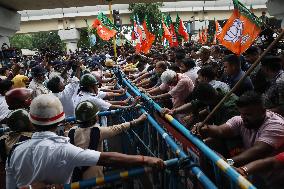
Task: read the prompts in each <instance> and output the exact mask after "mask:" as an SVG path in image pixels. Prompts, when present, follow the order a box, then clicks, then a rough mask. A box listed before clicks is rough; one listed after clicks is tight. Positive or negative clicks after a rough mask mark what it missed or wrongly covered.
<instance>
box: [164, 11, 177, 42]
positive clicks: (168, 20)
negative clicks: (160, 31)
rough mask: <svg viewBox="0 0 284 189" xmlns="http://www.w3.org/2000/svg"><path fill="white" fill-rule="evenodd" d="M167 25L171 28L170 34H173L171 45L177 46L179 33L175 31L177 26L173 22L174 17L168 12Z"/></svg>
mask: <svg viewBox="0 0 284 189" xmlns="http://www.w3.org/2000/svg"><path fill="white" fill-rule="evenodd" d="M166 25H167V26H168V28H169V31H170V34H171V38H172V40H171V41H169V42H170V47H177V46H178V40H177V34H176V31H175V26H174V24H173V22H172V18H171V16H170V15H169V14H168V16H167V18H166Z"/></svg>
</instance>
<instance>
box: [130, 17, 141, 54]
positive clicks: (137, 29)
mask: <svg viewBox="0 0 284 189" xmlns="http://www.w3.org/2000/svg"><path fill="white" fill-rule="evenodd" d="M132 34H133V35H132V39H133V40H134V41H135V49H136V50H135V51H136V53H137V54H138V53H140V52H141V51H142V28H141V26H140V24H139V19H138V16H137V15H136V16H135V18H134V20H133V32H132Z"/></svg>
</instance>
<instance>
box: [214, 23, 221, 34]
mask: <svg viewBox="0 0 284 189" xmlns="http://www.w3.org/2000/svg"><path fill="white" fill-rule="evenodd" d="M215 26H216V36H219V35H220V34H221V32H222V28H221V26H220V24H219V22H218V20H216V21H215Z"/></svg>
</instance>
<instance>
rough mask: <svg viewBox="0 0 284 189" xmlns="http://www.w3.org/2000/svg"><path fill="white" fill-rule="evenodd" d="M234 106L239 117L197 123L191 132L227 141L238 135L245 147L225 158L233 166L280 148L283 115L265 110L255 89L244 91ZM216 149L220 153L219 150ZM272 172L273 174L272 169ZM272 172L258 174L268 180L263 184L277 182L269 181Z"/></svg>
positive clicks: (282, 142)
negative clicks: (202, 123)
mask: <svg viewBox="0 0 284 189" xmlns="http://www.w3.org/2000/svg"><path fill="white" fill-rule="evenodd" d="M237 107H238V110H239V112H240V116H235V117H232V118H231V119H229V120H228V121H227V122H226V123H224V124H222V125H220V126H213V125H205V126H201V125H200V124H197V126H195V127H194V128H193V130H192V132H194V133H196V132H197V133H198V134H200V136H202V137H205V138H207V137H213V138H221V139H227V140H230V139H231V138H233V137H236V136H240V137H241V138H242V141H243V145H244V148H245V150H244V151H243V152H242V153H240V154H238V155H236V156H234V157H230V159H229V160H228V162H230V164H231V165H232V166H235V167H241V166H244V165H246V164H248V163H249V162H252V161H255V160H257V159H261V158H266V157H269V156H271V155H274V154H277V153H279V152H282V151H283V147H284V140H282V138H283V135H284V127H283V124H284V120H283V117H281V116H279V115H278V114H276V113H273V112H271V111H269V110H266V109H265V108H264V105H263V99H262V98H261V95H259V94H257V93H255V92H246V93H244V94H243V95H242V96H241V97H240V98H239V100H238V101H237ZM216 150H217V151H219V152H220V150H221V149H216ZM275 174H277V173H276V172H275ZM275 174H272V173H269V174H267V175H261V176H262V179H263V180H265V181H266V182H267V183H270V184H269V185H267V186H273V185H274V184H276V185H277V182H276V183H271V182H272V181H275V180H274V179H272V178H273V177H276V175H275Z"/></svg>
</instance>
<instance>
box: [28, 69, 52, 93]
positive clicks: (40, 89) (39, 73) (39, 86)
mask: <svg viewBox="0 0 284 189" xmlns="http://www.w3.org/2000/svg"><path fill="white" fill-rule="evenodd" d="M45 73H46V70H45V69H44V68H43V67H42V66H36V67H34V68H33V69H32V76H33V80H32V81H31V83H30V84H29V88H30V89H32V90H33V98H35V97H37V96H39V95H41V94H48V93H50V91H49V90H48V89H47V88H46V87H45V86H44V85H43V82H44V81H45Z"/></svg>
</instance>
